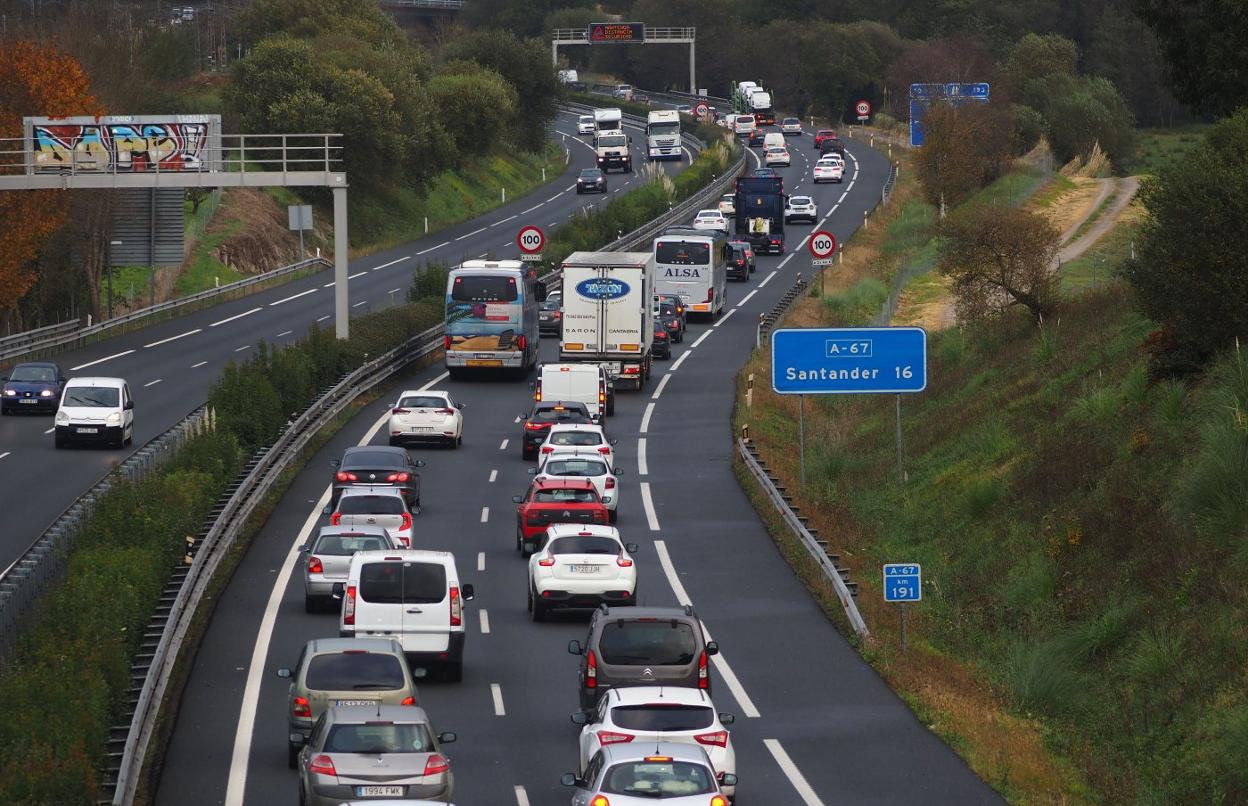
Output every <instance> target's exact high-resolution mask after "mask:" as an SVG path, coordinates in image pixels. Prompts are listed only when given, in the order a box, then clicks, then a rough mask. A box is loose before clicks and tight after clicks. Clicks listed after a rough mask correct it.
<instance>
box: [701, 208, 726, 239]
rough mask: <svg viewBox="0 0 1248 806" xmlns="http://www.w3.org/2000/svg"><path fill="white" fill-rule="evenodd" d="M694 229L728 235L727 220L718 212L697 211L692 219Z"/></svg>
mask: <svg viewBox="0 0 1248 806" xmlns="http://www.w3.org/2000/svg"><path fill="white" fill-rule="evenodd" d="M693 228H694V229H709V230H718V231H720V232H722V233H724V234H725V235H727V234H728V219H727V218H724V214H723V213H721V212H720V211H719V210H699V211H698V214H697V216H695V217H694V219H693Z"/></svg>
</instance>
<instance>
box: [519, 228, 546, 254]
mask: <svg viewBox="0 0 1248 806" xmlns="http://www.w3.org/2000/svg"><path fill="white" fill-rule="evenodd" d="M516 245H518V246H519V247H520V251H521V252H523V253H525V254H526V255H535V254H537V253H538V252H541V251H542V247H544V246H545V245H546V233H544V232H542V231H541V229H540V228H538V227H533V226H529V227H521V228H520V232H519V234H517V235H516Z"/></svg>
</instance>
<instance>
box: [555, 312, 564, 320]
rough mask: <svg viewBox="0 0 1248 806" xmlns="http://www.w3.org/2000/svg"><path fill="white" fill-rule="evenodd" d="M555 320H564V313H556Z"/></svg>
mask: <svg viewBox="0 0 1248 806" xmlns="http://www.w3.org/2000/svg"><path fill="white" fill-rule="evenodd" d="M555 318H556V319H562V318H563V311H555Z"/></svg>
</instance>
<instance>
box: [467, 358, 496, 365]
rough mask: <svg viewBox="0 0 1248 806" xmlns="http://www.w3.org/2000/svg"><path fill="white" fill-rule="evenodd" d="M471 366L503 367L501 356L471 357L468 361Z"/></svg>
mask: <svg viewBox="0 0 1248 806" xmlns="http://www.w3.org/2000/svg"><path fill="white" fill-rule="evenodd" d="M466 363H467V365H468V366H470V367H501V366H502V365H503V362H502V359H499V358H469V359H468V361H467V362H466Z"/></svg>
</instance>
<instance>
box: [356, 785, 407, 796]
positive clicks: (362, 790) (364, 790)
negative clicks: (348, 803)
mask: <svg viewBox="0 0 1248 806" xmlns="http://www.w3.org/2000/svg"><path fill="white" fill-rule="evenodd" d="M406 790H407V788H406V787H402V786H357V787H356V788H355V796H356V797H357V798H368V797H396V796H397V797H403V796H404V795H406V794H407V791H406Z"/></svg>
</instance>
